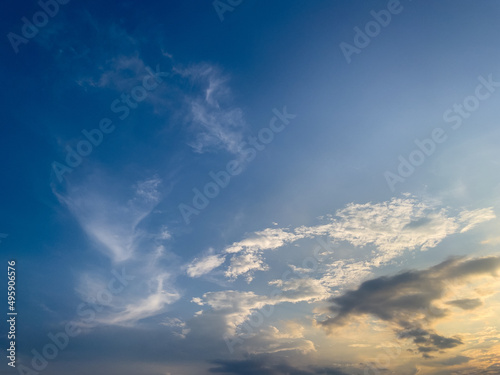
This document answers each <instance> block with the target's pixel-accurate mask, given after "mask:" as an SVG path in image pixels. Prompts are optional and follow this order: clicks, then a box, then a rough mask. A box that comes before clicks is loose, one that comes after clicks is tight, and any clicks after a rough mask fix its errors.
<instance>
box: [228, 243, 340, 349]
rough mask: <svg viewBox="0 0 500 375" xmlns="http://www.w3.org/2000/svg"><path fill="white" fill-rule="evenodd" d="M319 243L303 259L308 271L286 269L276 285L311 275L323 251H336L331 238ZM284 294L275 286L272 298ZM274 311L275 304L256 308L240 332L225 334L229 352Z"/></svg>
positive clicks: (252, 333) (320, 260)
mask: <svg viewBox="0 0 500 375" xmlns="http://www.w3.org/2000/svg"><path fill="white" fill-rule="evenodd" d="M316 241H317V242H318V245H317V246H316V247H315V248H314V249H313V255H312V256H307V257H305V258H304V259H303V260H302V268H301V269H306V270H307V273H301V272H297V270H296V269H292V270H286V271H285V272H283V274H282V275H281V278H280V279H279V280H278V282H277V283H276V282H275V283H274V285H282V284H283V283H285V282H287V281H290V280H292V279H296V278H299V279H304V278H308V277H310V273H314V272H316V271H317V270H318V268H319V265H320V264H321V263H322V262H323V259H322V258H321V254H322V253H327V254H333V253H334V251H335V245H334V244H333V243H332V242H331V241H330V240H324V239H323V238H316ZM282 294H283V290H282V289H279V288H275V289H274V290H273V291H272V292H271V294H270V298H275V297H279V296H281V295H282ZM273 313H274V306H273V305H271V304H270V305H264V306H262V307H261V308H260V309H258V310H255V311H253V312H252V314H250V316H249V317H248V319H247V320H246V321H245V322H243V323H242V324H241V326H240V332H239V333H236V334H235V335H234V336H230V335H228V334H225V335H224V336H223V338H224V341H225V343H226V346H227V349H228V350H229V353H231V354H233V353H234V350H235V348H236V347H237V346H239V345H241V344H243V343H244V342H245V340H246V339H247V338H250V337H252V335H254V334H256V333H257V332H258V329H259V328H261V327H262V326H263V325H264V323H265V322H266V319H269V318H270V317H271V316H272V315H273Z"/></svg>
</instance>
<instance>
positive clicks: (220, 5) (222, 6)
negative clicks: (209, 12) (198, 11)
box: [212, 0, 243, 22]
mask: <svg viewBox="0 0 500 375" xmlns="http://www.w3.org/2000/svg"><path fill="white" fill-rule="evenodd" d="M242 2H243V0H215V1H214V2H213V3H212V5H213V6H214V9H215V11H216V12H217V15H218V16H219V19H220V22H224V13H226V12H233V11H234V9H235V8H236V7H237V6H239V5H240V4H241V3H242Z"/></svg>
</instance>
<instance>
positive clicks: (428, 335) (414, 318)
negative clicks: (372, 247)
mask: <svg viewBox="0 0 500 375" xmlns="http://www.w3.org/2000/svg"><path fill="white" fill-rule="evenodd" d="M499 268H500V257H486V258H477V259H463V258H453V259H450V260H447V261H445V262H443V263H440V264H438V265H436V266H434V267H431V268H429V269H425V270H421V271H406V272H402V273H400V274H397V275H395V276H390V277H379V278H376V279H372V280H368V281H365V282H364V283H362V284H361V285H360V286H359V287H358V288H357V289H355V290H350V291H348V292H346V293H344V294H343V295H341V296H338V297H333V298H331V299H330V302H332V305H331V306H330V311H331V312H332V313H334V314H335V315H334V316H333V317H330V318H328V319H326V320H324V321H321V322H319V323H318V324H319V325H320V326H321V327H323V328H325V329H326V330H327V331H329V332H332V330H333V329H334V328H335V327H342V326H344V325H346V324H348V323H350V322H351V321H352V320H353V319H355V318H356V317H359V316H362V315H372V316H375V317H377V318H379V319H381V320H383V321H386V322H389V323H390V324H392V325H393V326H394V327H395V328H394V330H395V332H396V333H397V334H398V336H399V337H400V338H410V339H412V340H413V342H414V343H415V344H416V345H417V348H418V351H419V352H420V353H423V354H424V355H426V356H427V357H429V355H428V354H427V353H430V352H436V351H439V350H442V349H449V348H453V347H456V346H458V345H461V344H463V342H462V340H461V339H460V338H459V337H444V336H441V335H439V334H437V333H436V332H435V331H434V330H433V329H432V328H431V327H430V322H432V321H433V320H436V319H440V318H444V317H445V316H447V315H448V314H449V311H448V310H446V309H444V308H442V307H439V306H438V305H437V303H439V302H443V301H442V300H443V299H444V298H445V296H446V286H447V284H448V283H449V282H455V283H459V284H460V283H464V282H466V281H469V280H470V279H472V278H473V277H475V276H496V271H497V270H498V269H499ZM471 301H472V302H471ZM452 302H453V301H452ZM454 302H455V304H457V303H456V302H457V301H454ZM474 304H477V301H475V300H472V299H469V300H461V301H459V302H458V305H460V306H466V307H470V306H471V305H474Z"/></svg>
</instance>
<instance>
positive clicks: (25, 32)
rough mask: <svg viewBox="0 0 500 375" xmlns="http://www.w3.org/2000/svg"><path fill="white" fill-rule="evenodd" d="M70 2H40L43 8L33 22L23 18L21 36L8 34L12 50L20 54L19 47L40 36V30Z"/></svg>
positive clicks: (33, 17)
mask: <svg viewBox="0 0 500 375" xmlns="http://www.w3.org/2000/svg"><path fill="white" fill-rule="evenodd" d="M69 1H70V0H57V1H56V0H45V1H44V0H40V1H39V2H38V6H39V7H40V8H41V10H39V11H38V12H35V13H34V14H33V16H32V17H31V21H30V20H29V19H28V18H27V17H22V18H21V22H22V26H21V35H22V36H21V35H19V34H16V33H14V32H12V31H11V32H10V33H8V34H7V39H8V40H9V42H10V45H11V46H12V49H13V50H14V52H15V53H16V54H17V53H19V46H20V45H21V44H27V43H28V42H29V41H30V39H33V38H34V37H35V36H37V35H38V33H39V32H40V29H41V28H43V27H45V26H47V24H48V23H49V20H50V19H51V18H54V17H55V16H56V15H57V13H59V9H60V7H59V5H66V4H68V3H69Z"/></svg>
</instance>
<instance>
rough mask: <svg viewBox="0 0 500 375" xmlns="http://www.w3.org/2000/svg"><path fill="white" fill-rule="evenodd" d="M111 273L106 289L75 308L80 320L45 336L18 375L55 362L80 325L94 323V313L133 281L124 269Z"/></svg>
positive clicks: (34, 374)
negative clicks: (43, 341)
mask: <svg viewBox="0 0 500 375" xmlns="http://www.w3.org/2000/svg"><path fill="white" fill-rule="evenodd" d="M111 273H112V275H113V278H112V279H111V280H109V282H108V284H107V286H106V288H104V289H101V290H99V291H98V292H97V293H96V294H95V296H94V297H92V298H91V300H90V301H88V302H86V303H81V304H79V305H78V306H77V308H76V312H77V314H78V316H79V317H80V318H81V319H80V320H79V321H76V322H75V321H70V322H68V323H66V325H65V326H64V330H61V331H59V332H56V333H52V332H49V333H48V334H47V337H48V342H47V344H45V345H44V346H43V348H41V349H40V350H37V349H35V348H33V349H32V350H31V354H32V355H33V357H32V359H31V367H30V366H27V365H24V364H22V363H19V364H18V365H17V367H16V368H17V372H18V373H19V374H20V375H38V374H39V373H40V372H42V371H44V370H45V369H46V368H47V366H48V365H49V361H53V360H55V359H56V357H57V356H58V355H59V353H60V352H62V351H63V350H65V349H66V348H67V347H68V345H69V342H70V339H71V338H75V337H77V336H78V335H80V334H81V333H82V330H81V328H80V325H84V324H87V325H88V324H91V323H92V322H94V321H95V319H96V313H98V312H101V311H103V310H104V308H105V307H106V306H109V305H110V303H111V302H112V301H113V298H114V296H117V295H118V294H119V293H121V292H123V290H124V289H125V287H126V286H127V285H129V282H130V281H132V280H134V279H135V276H131V275H128V274H126V273H125V269H122V271H121V273H118V272H117V271H116V270H113V271H112V272H111Z"/></svg>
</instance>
